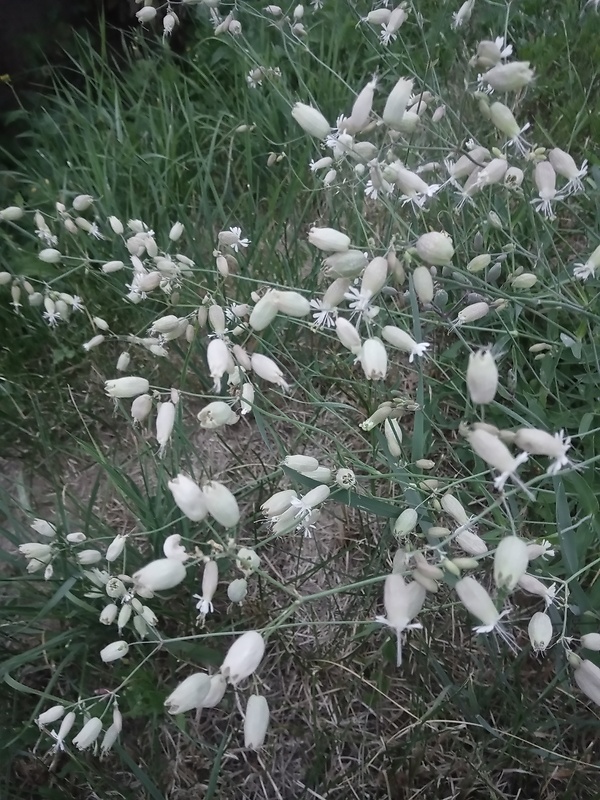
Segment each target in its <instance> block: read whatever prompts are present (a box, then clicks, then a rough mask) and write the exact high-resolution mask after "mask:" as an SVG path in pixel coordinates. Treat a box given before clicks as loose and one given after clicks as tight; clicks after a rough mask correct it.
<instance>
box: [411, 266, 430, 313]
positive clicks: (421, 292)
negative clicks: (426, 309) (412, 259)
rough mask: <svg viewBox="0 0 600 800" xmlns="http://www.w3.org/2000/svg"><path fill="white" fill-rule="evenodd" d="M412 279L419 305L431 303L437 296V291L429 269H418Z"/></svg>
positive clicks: (422, 267)
mask: <svg viewBox="0 0 600 800" xmlns="http://www.w3.org/2000/svg"><path fill="white" fill-rule="evenodd" d="M412 278H413V286H414V287H415V293H416V295H417V298H418V300H419V303H421V305H426V304H427V303H431V301H432V300H433V297H434V294H435V289H434V286H433V277H432V275H431V271H430V269H429V267H424V266H420V267H416V268H415V270H414V271H413V275H412Z"/></svg>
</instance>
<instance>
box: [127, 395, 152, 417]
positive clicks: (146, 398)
mask: <svg viewBox="0 0 600 800" xmlns="http://www.w3.org/2000/svg"><path fill="white" fill-rule="evenodd" d="M151 411H152V397H151V396H150V395H149V394H142V395H140V396H139V397H136V398H135V400H134V401H133V402H132V404H131V417H132V419H133V421H134V423H135V422H138V423H142V422H143V421H144V420H145V419H146V418H147V417H148V415H149V414H150V412H151Z"/></svg>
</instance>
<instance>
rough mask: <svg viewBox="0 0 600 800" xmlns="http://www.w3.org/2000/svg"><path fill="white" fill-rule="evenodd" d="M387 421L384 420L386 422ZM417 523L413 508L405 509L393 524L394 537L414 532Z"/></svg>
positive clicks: (417, 519) (417, 518)
mask: <svg viewBox="0 0 600 800" xmlns="http://www.w3.org/2000/svg"><path fill="white" fill-rule="evenodd" d="M387 421H388V420H386V422H387ZM418 521H419V515H418V514H417V512H416V511H415V509H414V508H406V509H404V511H403V512H402V513H401V514H400V516H399V517H398V519H397V520H396V522H394V536H398V537H401V536H407V535H408V534H409V533H411V532H412V531H414V529H415V528H416V526H417V522H418Z"/></svg>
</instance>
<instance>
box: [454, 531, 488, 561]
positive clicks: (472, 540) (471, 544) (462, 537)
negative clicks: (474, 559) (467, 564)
mask: <svg viewBox="0 0 600 800" xmlns="http://www.w3.org/2000/svg"><path fill="white" fill-rule="evenodd" d="M454 542H455V543H456V544H457V545H458V546H459V547H460V549H461V550H464V551H465V553H469V555H471V556H483V555H485V554H486V553H487V551H488V546H487V544H486V543H485V541H484V540H483V539H482V538H481V536H479V535H478V534H476V533H474V532H473V531H472V530H469V528H465V529H464V530H460V529H459V532H458V533H457V534H456V536H455V537H454Z"/></svg>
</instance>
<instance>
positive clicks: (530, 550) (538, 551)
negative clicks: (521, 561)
mask: <svg viewBox="0 0 600 800" xmlns="http://www.w3.org/2000/svg"><path fill="white" fill-rule="evenodd" d="M546 556H548V557H549V558H552V557H553V556H554V549H553V548H552V545H551V544H550V542H549V541H548V540H547V539H543V540H542V541H541V542H540V543H539V544H538V542H530V543H529V544H528V545H527V557H528V558H529V560H530V561H534V560H535V559H536V558H540V557H541V558H544V559H545V558H546Z"/></svg>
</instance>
